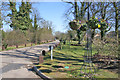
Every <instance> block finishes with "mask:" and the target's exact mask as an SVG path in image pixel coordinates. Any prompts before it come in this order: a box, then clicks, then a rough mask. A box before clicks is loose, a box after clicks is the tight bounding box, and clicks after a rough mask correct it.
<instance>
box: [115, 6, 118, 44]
mask: <svg viewBox="0 0 120 80" xmlns="http://www.w3.org/2000/svg"><path fill="white" fill-rule="evenodd" d="M115 19H116V22H115V33H116V38H117V43H119V40H118V38H119V34H118V8H117V7H116V15H115Z"/></svg>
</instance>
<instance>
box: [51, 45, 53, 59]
mask: <svg viewBox="0 0 120 80" xmlns="http://www.w3.org/2000/svg"><path fill="white" fill-rule="evenodd" d="M51 60H53V46H51Z"/></svg>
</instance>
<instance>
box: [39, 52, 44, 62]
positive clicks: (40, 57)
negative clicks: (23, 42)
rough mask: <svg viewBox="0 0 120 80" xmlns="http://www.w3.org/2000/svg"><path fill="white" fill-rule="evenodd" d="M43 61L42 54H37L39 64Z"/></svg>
mask: <svg viewBox="0 0 120 80" xmlns="http://www.w3.org/2000/svg"><path fill="white" fill-rule="evenodd" d="M43 61H44V56H43V55H42V54H40V56H39V64H42V63H43Z"/></svg>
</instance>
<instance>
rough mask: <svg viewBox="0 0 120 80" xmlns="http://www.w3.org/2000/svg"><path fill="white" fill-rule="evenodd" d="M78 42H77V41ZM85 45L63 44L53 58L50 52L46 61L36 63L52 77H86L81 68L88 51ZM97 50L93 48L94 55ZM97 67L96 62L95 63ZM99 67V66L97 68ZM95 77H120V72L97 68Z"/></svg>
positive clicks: (56, 50) (54, 52) (54, 51)
mask: <svg viewBox="0 0 120 80" xmlns="http://www.w3.org/2000/svg"><path fill="white" fill-rule="evenodd" d="M75 43H76V42H75ZM84 48H85V46H69V44H68V43H67V44H66V45H62V50H61V49H60V46H58V47H57V48H55V49H54V50H53V60H51V59H50V52H48V53H47V54H46V56H45V57H44V63H43V64H38V65H36V66H37V67H38V69H39V70H41V71H42V72H43V73H44V74H45V75H47V76H49V77H51V78H74V77H77V78H84V75H81V73H80V68H81V66H82V65H83V62H84V59H83V55H84V53H85V52H86V51H87V50H85V49H84ZM96 52H97V51H96V50H95V49H94V48H93V50H92V53H93V55H94V54H95V53H96ZM93 65H94V67H95V68H96V66H95V64H93ZM96 69H97V68H96ZM94 77H95V78H118V74H116V73H113V72H110V71H108V70H103V69H100V70H97V72H96V73H95V76H94Z"/></svg>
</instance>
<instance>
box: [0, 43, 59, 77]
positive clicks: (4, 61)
mask: <svg viewBox="0 0 120 80" xmlns="http://www.w3.org/2000/svg"><path fill="white" fill-rule="evenodd" d="M57 43H59V41H54V42H51V43H47V44H41V45H37V46H32V47H25V48H20V49H15V50H9V51H2V52H0V61H1V62H0V76H1V77H2V78H40V77H39V76H38V75H36V73H35V72H34V71H32V69H31V66H32V65H33V63H34V62H36V61H37V60H38V57H39V54H40V53H41V51H42V50H45V51H48V48H49V45H55V44H57Z"/></svg>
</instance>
